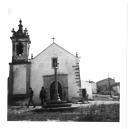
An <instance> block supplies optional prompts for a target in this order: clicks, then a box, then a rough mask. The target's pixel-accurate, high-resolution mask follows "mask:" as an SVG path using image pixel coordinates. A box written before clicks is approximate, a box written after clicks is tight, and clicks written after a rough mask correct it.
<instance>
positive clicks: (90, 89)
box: [81, 81, 93, 99]
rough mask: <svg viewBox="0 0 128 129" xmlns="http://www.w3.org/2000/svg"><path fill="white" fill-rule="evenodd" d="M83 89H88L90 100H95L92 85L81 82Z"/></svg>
mask: <svg viewBox="0 0 128 129" xmlns="http://www.w3.org/2000/svg"><path fill="white" fill-rule="evenodd" d="M81 89H86V92H87V94H88V99H93V95H92V84H91V83H90V82H88V81H81Z"/></svg>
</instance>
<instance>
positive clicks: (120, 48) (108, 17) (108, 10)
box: [7, 0, 125, 81]
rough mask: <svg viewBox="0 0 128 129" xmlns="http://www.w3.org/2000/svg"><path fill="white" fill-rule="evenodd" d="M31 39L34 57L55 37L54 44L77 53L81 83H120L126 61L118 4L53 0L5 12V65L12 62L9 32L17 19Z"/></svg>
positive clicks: (97, 0) (121, 5) (109, 0)
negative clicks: (6, 53) (6, 39)
mask: <svg viewBox="0 0 128 129" xmlns="http://www.w3.org/2000/svg"><path fill="white" fill-rule="evenodd" d="M20 18H21V19H22V23H23V26H24V28H25V27H27V29H28V33H29V35H30V39H31V46H30V54H31V53H33V55H34V56H36V55H37V54H38V53H40V52H41V51H42V50H44V49H45V48H46V47H47V46H48V45H50V44H51V43H52V39H51V38H52V37H55V38H56V39H55V43H57V44H58V45H60V46H62V47H63V48H65V49H66V50H68V51H69V52H71V53H73V54H75V53H76V52H78V54H79V56H80V57H81V58H80V72H81V79H82V80H92V81H98V80H101V79H104V78H107V77H108V74H109V76H110V77H112V78H115V79H116V81H120V78H121V76H122V67H123V65H124V63H125V62H124V58H125V47H124V46H125V45H124V34H125V32H124V31H125V26H124V22H125V21H124V3H123V1H120V0H87V1H85V0H63V1H61V0H54V1H49V0H47V1H42V2H39V3H36V4H34V3H30V4H29V6H28V4H27V5H25V4H20V7H19V6H17V8H16V7H10V8H8V47H7V49H8V53H9V55H8V62H10V61H11V56H12V55H11V54H12V49H11V47H12V46H11V40H10V36H11V35H12V33H11V30H12V28H15V30H17V29H18V24H19V19H20Z"/></svg>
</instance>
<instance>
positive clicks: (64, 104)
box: [43, 102, 72, 108]
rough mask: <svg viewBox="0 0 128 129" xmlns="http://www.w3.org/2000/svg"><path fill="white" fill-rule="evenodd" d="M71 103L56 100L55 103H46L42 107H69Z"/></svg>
mask: <svg viewBox="0 0 128 129" xmlns="http://www.w3.org/2000/svg"><path fill="white" fill-rule="evenodd" d="M71 105H72V104H71V103H63V102H56V103H47V104H46V105H45V106H43V107H44V108H56V107H71Z"/></svg>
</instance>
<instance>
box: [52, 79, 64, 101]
mask: <svg viewBox="0 0 128 129" xmlns="http://www.w3.org/2000/svg"><path fill="white" fill-rule="evenodd" d="M55 90H56V89H55V81H54V82H53V83H52V84H51V85H50V100H51V101H54V100H55V93H56V92H55ZM58 94H59V97H60V99H61V100H62V86H61V84H60V83H59V82H58Z"/></svg>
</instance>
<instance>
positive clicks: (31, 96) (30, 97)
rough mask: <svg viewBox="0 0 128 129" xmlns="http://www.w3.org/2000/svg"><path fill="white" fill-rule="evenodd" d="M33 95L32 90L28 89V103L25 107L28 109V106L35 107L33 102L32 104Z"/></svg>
mask: <svg viewBox="0 0 128 129" xmlns="http://www.w3.org/2000/svg"><path fill="white" fill-rule="evenodd" d="M33 94H34V92H33V90H32V88H31V87H30V88H29V93H28V95H29V96H28V97H29V101H28V105H27V107H28V108H29V106H30V104H32V105H33V107H34V108H35V107H36V106H35V104H34V102H33Z"/></svg>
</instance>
